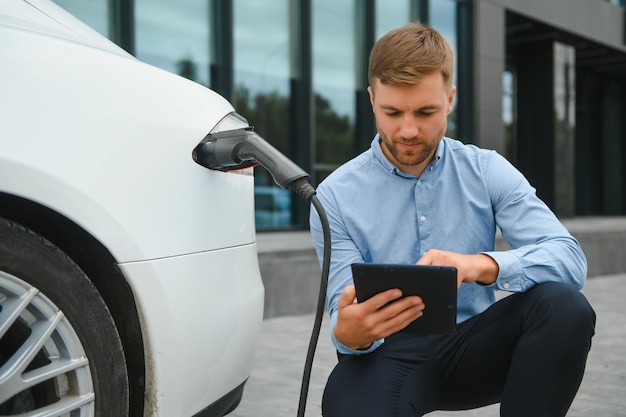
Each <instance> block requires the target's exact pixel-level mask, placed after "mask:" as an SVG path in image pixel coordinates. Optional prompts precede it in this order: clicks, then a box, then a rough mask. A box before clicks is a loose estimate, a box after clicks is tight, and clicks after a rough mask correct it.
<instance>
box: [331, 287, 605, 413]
mask: <svg viewBox="0 0 626 417" xmlns="http://www.w3.org/2000/svg"><path fill="white" fill-rule="evenodd" d="M418 320H419V319H418ZM594 327H595V313H594V311H593V309H592V308H591V306H590V305H589V303H588V302H587V300H586V299H585V297H584V296H583V295H582V294H581V293H580V292H578V291H576V290H575V289H573V288H571V287H569V286H567V285H565V284H560V283H545V284H541V285H537V286H535V287H533V288H532V289H530V290H529V291H527V292H525V293H519V294H513V295H510V296H508V297H506V298H504V299H502V300H500V301H498V302H497V303H495V304H494V305H492V306H491V307H490V308H489V309H487V310H486V311H485V312H483V313H482V314H479V315H477V316H475V317H473V318H471V319H469V320H467V321H465V322H464V323H461V324H460V325H459V326H458V330H457V331H456V333H454V334H452V335H415V334H410V333H404V332H400V333H397V334H395V335H392V336H390V337H388V338H386V339H385V343H383V344H382V345H381V346H380V347H379V348H378V349H376V350H375V351H374V352H372V353H370V354H366V355H360V356H353V355H346V356H343V357H341V359H340V360H339V363H338V364H337V366H336V367H335V369H334V370H333V372H332V373H331V375H330V377H329V379H328V383H327V385H326V389H325V391H324V396H323V399H322V414H323V415H324V416H325V417H351V416H355V417H368V416H372V417H374V416H375V417H385V416H389V417H391V416H394V417H408V416H422V415H423V414H426V413H428V412H431V411H434V410H464V409H470V408H477V407H481V406H485V405H488V404H493V403H497V402H500V413H501V416H504V417H513V416H523V417H529V416H532V417H543V416H546V417H547V416H550V417H556V416H565V414H566V413H567V410H568V409H569V406H570V405H571V403H572V401H573V399H574V396H575V395H576V392H577V391H578V387H579V386H580V383H581V380H582V377H583V373H584V370H585V363H586V360H587V354H588V352H589V349H590V347H591V338H592V336H593V334H594Z"/></svg>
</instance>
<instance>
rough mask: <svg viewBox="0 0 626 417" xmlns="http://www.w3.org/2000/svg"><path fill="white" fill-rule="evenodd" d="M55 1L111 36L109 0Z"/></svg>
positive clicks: (94, 27) (102, 32)
mask: <svg viewBox="0 0 626 417" xmlns="http://www.w3.org/2000/svg"><path fill="white" fill-rule="evenodd" d="M54 2H55V3H57V4H58V5H59V6H61V7H63V8H64V9H65V10H67V11H68V12H70V13H71V14H73V15H74V16H75V17H77V18H78V19H80V20H81V21H82V22H84V23H86V24H87V25H89V26H91V27H92V28H93V29H95V30H97V31H98V32H99V33H100V34H102V35H104V36H106V37H108V36H109V20H108V16H109V2H108V0H91V1H85V0H54Z"/></svg>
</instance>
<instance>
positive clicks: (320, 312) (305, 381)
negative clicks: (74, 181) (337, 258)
mask: <svg viewBox="0 0 626 417" xmlns="http://www.w3.org/2000/svg"><path fill="white" fill-rule="evenodd" d="M310 199H311V204H313V207H315V210H316V211H317V214H318V215H319V218H320V222H321V223H322V232H323V234H324V258H323V261H322V276H321V282H320V292H319V297H318V299H317V312H316V313H315V320H314V322H313V331H312V332H311V339H310V341H309V349H308V351H307V356H306V361H305V362H304V373H303V375H302V386H301V388H300V403H299V404H298V417H304V410H305V409H306V399H307V395H308V392H309V381H310V379H311V368H312V366H313V357H314V356H315V348H316V346H317V340H318V339H319V335H320V328H321V327H322V318H323V316H324V304H325V302H326V287H327V286H328V273H329V271H330V226H329V224H328V218H327V217H326V211H324V207H322V204H321V203H320V201H319V200H318V199H317V196H315V195H313V196H311V197H310Z"/></svg>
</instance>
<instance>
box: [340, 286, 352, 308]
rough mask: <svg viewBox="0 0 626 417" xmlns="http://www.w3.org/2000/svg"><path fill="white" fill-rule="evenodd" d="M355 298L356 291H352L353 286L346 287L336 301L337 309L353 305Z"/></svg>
mask: <svg viewBox="0 0 626 417" xmlns="http://www.w3.org/2000/svg"><path fill="white" fill-rule="evenodd" d="M355 298H356V290H355V289H354V285H348V286H347V287H346V288H344V290H343V292H342V293H341V295H340V296H339V300H337V304H338V308H343V307H347V306H349V305H351V304H354V299H355Z"/></svg>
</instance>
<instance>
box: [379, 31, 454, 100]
mask: <svg viewBox="0 0 626 417" xmlns="http://www.w3.org/2000/svg"><path fill="white" fill-rule="evenodd" d="M437 71H438V72H440V73H441V75H442V76H443V80H444V82H445V83H446V85H447V86H448V88H450V87H451V86H452V76H453V74H454V54H453V52H452V48H451V47H450V44H449V43H448V41H447V40H446V39H445V38H444V37H443V36H442V35H441V34H440V33H439V32H437V31H436V30H435V29H433V28H431V27H429V26H427V25H424V24H422V23H419V22H416V23H409V24H407V25H405V26H402V27H400V28H398V29H394V30H392V31H391V32H389V33H387V34H386V35H384V36H383V37H382V38H380V39H379V40H378V41H377V42H376V44H375V45H374V48H373V49H372V52H371V53H370V59H369V73H368V79H369V83H370V86H372V87H373V86H374V82H375V80H376V79H378V80H379V81H380V82H381V83H382V84H388V85H414V84H417V83H419V82H420V81H421V80H422V78H423V77H424V76H425V75H429V74H432V73H434V72H437Z"/></svg>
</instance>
